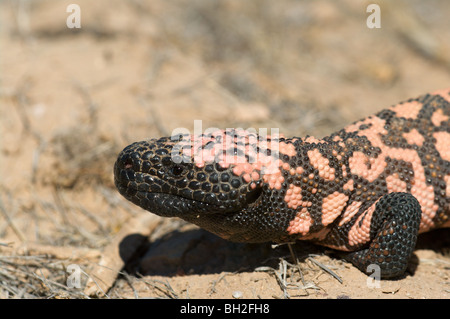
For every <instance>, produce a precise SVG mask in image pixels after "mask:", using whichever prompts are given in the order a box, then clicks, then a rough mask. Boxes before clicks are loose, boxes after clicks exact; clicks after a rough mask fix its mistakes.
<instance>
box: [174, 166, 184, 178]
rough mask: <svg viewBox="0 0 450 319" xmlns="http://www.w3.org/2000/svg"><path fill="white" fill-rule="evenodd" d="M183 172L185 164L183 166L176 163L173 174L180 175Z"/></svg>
mask: <svg viewBox="0 0 450 319" xmlns="http://www.w3.org/2000/svg"><path fill="white" fill-rule="evenodd" d="M181 173H183V166H181V165H174V166H173V167H172V174H173V175H175V176H178V175H180V174H181Z"/></svg>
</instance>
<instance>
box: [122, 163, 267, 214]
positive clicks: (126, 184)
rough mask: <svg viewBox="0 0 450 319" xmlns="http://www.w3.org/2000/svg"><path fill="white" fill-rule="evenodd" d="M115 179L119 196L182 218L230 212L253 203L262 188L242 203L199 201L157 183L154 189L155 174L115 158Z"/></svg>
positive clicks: (143, 206)
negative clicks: (118, 161)
mask: <svg viewBox="0 0 450 319" xmlns="http://www.w3.org/2000/svg"><path fill="white" fill-rule="evenodd" d="M120 166H122V168H121V167H120ZM114 183H115V185H116V187H117V189H118V191H119V193H120V194H121V195H122V196H124V197H125V198H126V199H127V200H129V201H131V202H132V203H134V204H136V205H138V206H139V207H141V208H143V209H145V210H148V211H150V212H152V213H154V214H156V215H159V216H163V217H181V218H184V219H191V218H198V217H199V216H200V215H213V214H217V215H219V214H222V213H227V214H230V215H232V214H233V213H237V212H239V211H241V210H242V209H245V208H248V207H251V206H254V205H255V203H256V202H257V201H258V199H260V197H261V193H262V188H257V189H255V190H252V191H249V192H248V193H247V194H246V198H245V199H246V200H245V203H234V202H229V201H226V202H224V203H221V202H218V201H216V202H207V201H200V200H196V199H193V198H187V197H184V196H182V195H178V194H172V193H169V192H165V191H163V190H160V189H161V188H160V187H157V189H156V190H155V189H152V185H153V184H152V183H155V184H157V183H158V179H157V178H155V177H154V176H151V175H149V174H146V173H142V172H136V171H134V170H133V168H132V167H131V165H130V164H125V165H119V164H117V162H116V164H115V167H114ZM155 188H156V187H155Z"/></svg>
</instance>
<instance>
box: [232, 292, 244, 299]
mask: <svg viewBox="0 0 450 319" xmlns="http://www.w3.org/2000/svg"><path fill="white" fill-rule="evenodd" d="M232 296H233V298H234V299H241V298H242V292H241V291H239V290H236V291H233V294H232Z"/></svg>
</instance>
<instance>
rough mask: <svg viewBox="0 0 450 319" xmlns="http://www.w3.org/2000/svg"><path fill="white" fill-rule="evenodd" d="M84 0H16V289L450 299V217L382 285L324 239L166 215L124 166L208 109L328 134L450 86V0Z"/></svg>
mask: <svg viewBox="0 0 450 319" xmlns="http://www.w3.org/2000/svg"><path fill="white" fill-rule="evenodd" d="M74 2H75V1H63V0H59V1H38V0H36V1H1V2H0V23H1V25H0V298H44V297H45V298H87V297H92V296H94V297H100V298H108V297H109V298H136V297H139V298H144V297H148V298H333V299H334V298H449V297H450V252H449V247H450V238H449V237H450V235H449V230H448V229H444V230H438V231H435V232H431V233H429V234H425V235H423V236H421V238H420V241H419V244H418V247H417V249H416V251H415V253H414V256H413V258H412V260H411V263H410V267H409V269H408V272H407V274H406V275H405V277H403V278H400V279H398V280H391V281H382V282H381V283H380V285H379V286H376V285H374V284H376V282H372V281H371V280H370V279H371V278H369V277H367V276H366V275H363V274H362V273H361V272H359V271H358V270H356V269H355V268H354V267H353V266H351V265H350V264H348V263H346V262H344V261H342V260H341V259H340V258H339V255H338V254H337V253H336V252H333V251H330V250H327V249H325V248H323V247H317V246H314V245H312V244H309V243H306V242H301V243H298V244H296V245H294V246H293V249H294V251H295V254H296V255H297V257H298V259H299V266H298V267H297V266H292V265H290V264H292V262H293V260H292V258H291V254H290V251H289V249H288V247H287V246H280V247H275V248H274V247H272V246H271V245H270V244H265V245H249V244H236V243H228V242H226V241H224V240H222V239H219V238H217V237H215V236H213V235H211V234H209V233H207V232H205V231H203V230H200V229H198V228H196V227H194V226H192V225H189V224H186V223H184V222H183V221H180V220H178V219H162V218H159V217H157V216H156V215H153V214H150V213H148V212H146V211H143V210H141V209H140V208H138V207H135V206H134V205H132V204H131V203H129V202H127V201H126V200H125V199H123V198H122V197H121V196H120V195H119V194H118V193H117V191H116V190H115V188H114V185H113V181H112V167H113V164H114V161H115V158H116V156H117V154H118V153H119V152H120V150H121V149H122V148H123V147H125V146H126V145H128V144H129V143H131V142H134V141H138V140H143V139H146V138H149V137H157V136H167V135H170V133H171V132H172V130H174V129H176V128H180V127H184V128H187V129H189V130H191V131H193V128H194V120H202V129H203V130H205V129H206V128H208V127H219V128H227V127H243V128H250V127H252V128H256V129H259V128H268V129H269V130H270V129H271V128H278V129H279V130H280V132H282V133H284V134H285V135H286V136H294V135H296V136H304V135H306V134H309V135H314V136H316V137H323V136H325V135H327V134H330V133H331V132H333V131H334V130H337V129H339V128H342V127H343V126H345V125H347V124H349V123H351V122H353V121H356V120H358V119H360V118H363V117H365V116H367V115H369V114H371V113H374V112H376V111H378V110H381V109H382V108H385V107H388V106H390V105H393V104H396V103H397V102H399V101H401V100H405V99H407V98H410V97H416V96H418V95H420V94H423V93H426V92H430V91H435V90H438V89H443V88H447V87H449V85H450V41H449V39H450V19H448V17H449V16H450V3H449V2H448V1H445V0H442V1H437V0H433V1H420V0H411V1H389V2H380V1H378V2H377V3H378V4H379V5H380V9H381V28H376V29H370V28H368V27H367V24H366V19H367V17H368V16H369V13H367V12H366V9H367V6H368V5H369V4H370V3H371V2H369V1H351V0H340V1H320V0H318V1H288V0H281V1H276V2H275V1H270V0H260V1H240V0H227V1H210V0H190V1H187V0H186V1H182V0H174V1H165V0H149V1H139V0H134V1H125V0H109V1H106V0H96V1H82V0H78V1H76V2H75V3H77V4H78V5H79V6H80V8H81V28H80V29H69V28H68V27H67V25H66V19H67V18H68V16H69V14H70V13H68V12H66V9H67V6H68V5H69V4H70V3H74ZM74 269H75V270H74ZM284 269H286V271H284ZM299 269H300V272H299ZM78 275H79V277H76V276H78ZM74 276H75V277H74ZM283 276H285V277H286V278H284V277H283ZM77 278H80V281H77ZM69 286H72V288H70V287H69Z"/></svg>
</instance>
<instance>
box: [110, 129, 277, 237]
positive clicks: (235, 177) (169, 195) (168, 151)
mask: <svg viewBox="0 0 450 319" xmlns="http://www.w3.org/2000/svg"><path fill="white" fill-rule="evenodd" d="M280 140H281V139H278V138H273V139H271V138H270V137H269V138H266V137H264V138H261V137H260V136H258V135H257V134H254V133H250V132H248V131H244V130H234V129H233V130H230V129H229V130H218V131H215V132H212V133H210V134H201V135H197V136H192V135H188V134H185V135H183V134H181V135H178V136H172V137H163V138H159V139H150V140H147V141H141V142H136V143H133V144H131V145H129V146H127V147H126V148H125V149H124V150H123V151H122V152H121V153H120V154H119V156H118V159H117V161H116V163H115V165H114V182H115V185H116V187H117V189H118V190H119V192H120V193H121V194H122V195H123V196H124V197H125V198H126V199H128V200H130V201H131V202H133V203H134V204H136V205H138V206H140V207H142V208H144V209H146V210H148V211H150V212H152V213H155V214H157V215H160V216H164V217H179V218H182V219H184V220H186V221H189V222H191V223H194V224H196V225H198V226H200V227H202V228H205V229H206V230H208V231H210V232H213V233H215V234H217V235H219V236H220V237H222V238H225V239H229V240H233V241H247V242H262V241H268V240H270V238H269V237H271V235H270V234H269V233H270V232H269V231H268V232H264V231H263V232H261V228H267V227H270V225H272V224H277V225H278V224H279V223H280V220H275V219H276V218H280V216H277V215H278V214H277V210H279V208H278V206H277V205H280V204H281V203H279V201H277V200H275V198H278V197H272V196H271V194H272V193H273V191H274V190H277V188H278V189H280V188H281V184H282V182H283V178H282V177H281V171H280V165H281V164H280V163H282V161H281V160H280V159H278V158H277V157H278V156H279V153H278V152H274V151H273V149H274V148H276V147H278V146H279V145H280V143H279V141H280ZM283 140H284V139H283ZM274 145H275V146H274ZM270 185H271V186H272V187H270ZM271 197H272V198H271ZM271 219H273V220H274V221H273V222H272V223H271V222H270V220H271ZM276 228H277V229H278V228H279V227H276ZM255 230H257V231H255ZM278 231H279V230H278ZM255 234H257V235H255ZM261 234H267V237H268V238H265V237H266V236H265V235H261ZM278 237H279V236H278Z"/></svg>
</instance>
